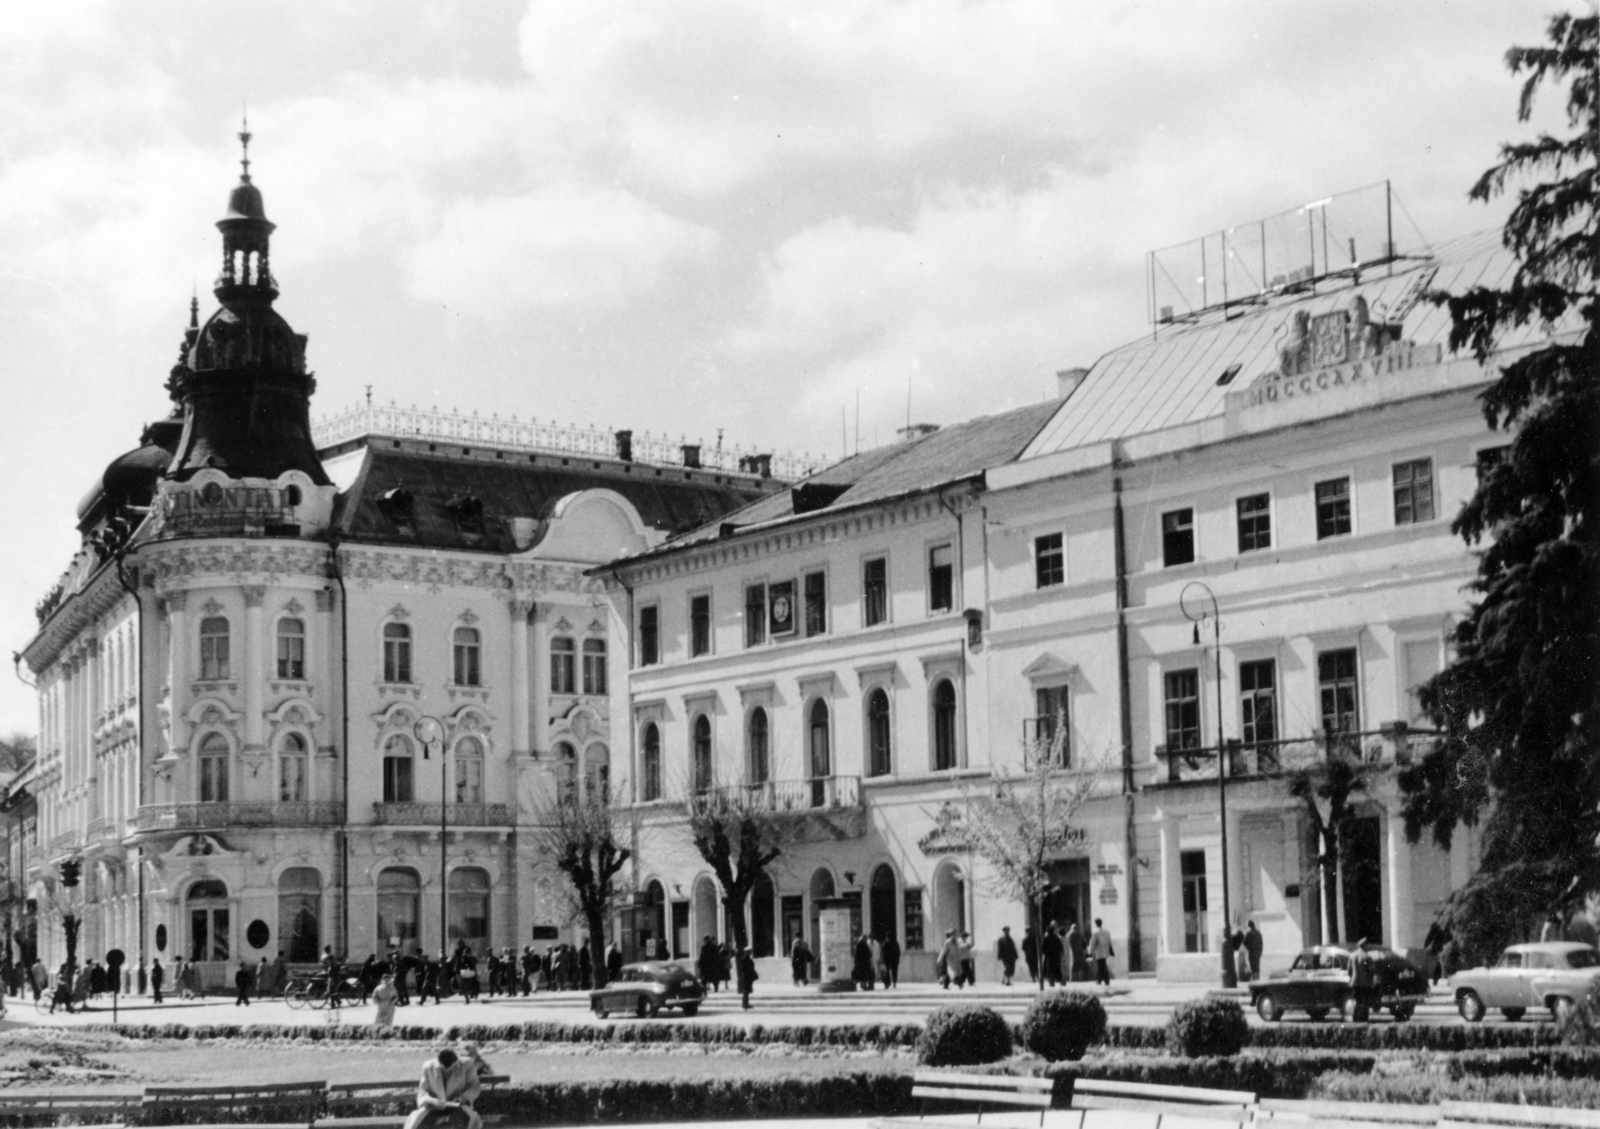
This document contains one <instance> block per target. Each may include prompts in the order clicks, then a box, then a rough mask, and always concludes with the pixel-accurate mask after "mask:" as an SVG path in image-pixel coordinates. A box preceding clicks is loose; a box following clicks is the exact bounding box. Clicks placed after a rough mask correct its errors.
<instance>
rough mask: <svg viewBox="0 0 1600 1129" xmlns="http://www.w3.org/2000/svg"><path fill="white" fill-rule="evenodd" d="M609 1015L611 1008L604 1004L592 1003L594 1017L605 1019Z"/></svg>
mask: <svg viewBox="0 0 1600 1129" xmlns="http://www.w3.org/2000/svg"><path fill="white" fill-rule="evenodd" d="M610 1015H611V1009H610V1008H608V1007H606V1005H605V1004H595V1005H594V1017H595V1018H596V1019H606V1018H607V1017H609V1016H610Z"/></svg>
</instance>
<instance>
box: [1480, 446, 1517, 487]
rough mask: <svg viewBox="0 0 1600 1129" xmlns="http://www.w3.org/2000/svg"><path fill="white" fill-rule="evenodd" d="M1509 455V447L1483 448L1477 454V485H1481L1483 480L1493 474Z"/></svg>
mask: <svg viewBox="0 0 1600 1129" xmlns="http://www.w3.org/2000/svg"><path fill="white" fill-rule="evenodd" d="M1510 453H1511V448H1510V447H1509V446H1502V447H1485V448H1484V449H1483V450H1481V451H1479V452H1478V485H1480V486H1481V485H1483V481H1484V479H1486V478H1488V477H1489V475H1491V474H1493V473H1494V469H1495V468H1496V467H1497V466H1499V465H1500V464H1501V463H1503V462H1505V461H1506V456H1507V455H1509V454H1510Z"/></svg>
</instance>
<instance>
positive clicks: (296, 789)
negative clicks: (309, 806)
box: [278, 753, 306, 804]
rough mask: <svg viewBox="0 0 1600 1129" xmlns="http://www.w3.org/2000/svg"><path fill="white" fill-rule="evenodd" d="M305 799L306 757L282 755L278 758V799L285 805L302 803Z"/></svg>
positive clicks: (295, 754)
mask: <svg viewBox="0 0 1600 1129" xmlns="http://www.w3.org/2000/svg"><path fill="white" fill-rule="evenodd" d="M305 798H306V757H305V755H304V754H298V753H283V754H280V755H279V757H278V799H279V800H280V801H282V802H283V803H286V804H298V803H303V802H304V801H305Z"/></svg>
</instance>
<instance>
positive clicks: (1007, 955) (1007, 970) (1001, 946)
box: [994, 925, 1017, 988]
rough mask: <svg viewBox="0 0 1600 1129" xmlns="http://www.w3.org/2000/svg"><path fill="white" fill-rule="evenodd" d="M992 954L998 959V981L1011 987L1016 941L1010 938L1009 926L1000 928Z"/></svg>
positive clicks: (1015, 956)
mask: <svg viewBox="0 0 1600 1129" xmlns="http://www.w3.org/2000/svg"><path fill="white" fill-rule="evenodd" d="M994 955H995V957H996V958H997V959H998V960H999V961H1000V983H1002V984H1004V985H1005V986H1006V987H1008V988H1009V987H1011V977H1012V976H1014V975H1015V974H1016V971H1017V943H1016V942H1015V941H1013V940H1012V939H1011V926H1009V925H1004V926H1001V928H1000V939H999V940H998V941H996V942H995V943H994Z"/></svg>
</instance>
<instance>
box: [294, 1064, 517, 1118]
mask: <svg viewBox="0 0 1600 1129" xmlns="http://www.w3.org/2000/svg"><path fill="white" fill-rule="evenodd" d="M510 1080H511V1079H510V1078H509V1077H508V1076H507V1075H504V1074H486V1075H484V1076H483V1077H482V1078H479V1079H478V1085H479V1086H480V1087H482V1088H483V1089H485V1090H492V1089H493V1088H494V1087H496V1086H500V1085H504V1084H505V1083H507V1082H509V1081H510ZM416 1108H417V1080H416V1079H414V1078H412V1079H408V1080H405V1081H400V1082H334V1083H330V1084H329V1085H328V1093H327V1098H326V1099H325V1101H324V1102H323V1108H322V1113H321V1114H320V1115H319V1116H318V1117H317V1122H316V1129H386V1127H388V1126H393V1125H397V1124H399V1123H401V1122H403V1121H404V1120H405V1119H406V1118H407V1117H408V1116H410V1114H411V1111H412V1110H414V1109H416ZM478 1116H479V1117H480V1118H481V1119H482V1121H483V1122H484V1124H486V1125H492V1124H494V1123H495V1122H497V1121H500V1120H502V1117H501V1115H500V1114H493V1113H491V1114H483V1113H480V1114H479V1115H478Z"/></svg>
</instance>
